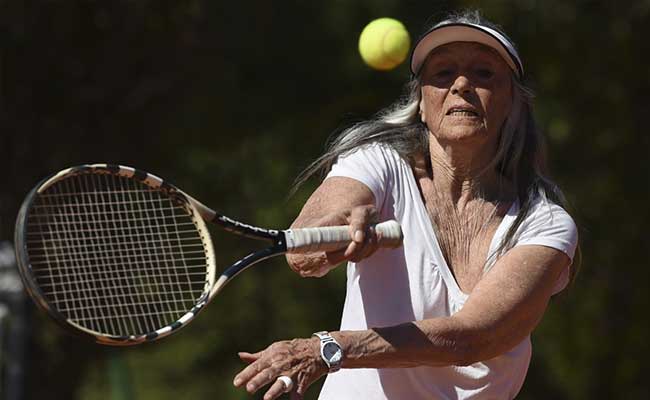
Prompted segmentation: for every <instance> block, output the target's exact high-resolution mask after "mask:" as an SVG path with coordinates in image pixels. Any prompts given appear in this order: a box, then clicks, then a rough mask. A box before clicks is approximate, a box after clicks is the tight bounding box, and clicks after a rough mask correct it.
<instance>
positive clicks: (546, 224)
mask: <svg viewBox="0 0 650 400" xmlns="http://www.w3.org/2000/svg"><path fill="white" fill-rule="evenodd" d="M521 245H541V246H546V247H551V248H554V249H557V250H559V251H561V252H563V253H565V254H566V255H567V256H569V258H570V259H571V261H572V262H573V257H574V255H575V252H576V248H577V246H578V229H577V227H576V224H575V222H574V221H573V219H572V218H571V216H570V215H569V213H567V212H566V211H565V210H564V209H563V208H562V207H560V206H558V205H557V204H554V203H551V202H547V201H541V200H540V201H539V202H538V203H537V205H536V206H535V207H534V208H533V210H532V212H531V213H530V215H528V216H527V217H526V219H524V221H523V222H522V225H521V227H520V228H519V234H518V235H517V239H516V242H515V246H521ZM569 272H570V267H567V268H566V269H565V270H564V271H563V273H562V275H561V276H560V278H559V279H558V281H557V282H556V285H555V288H554V289H553V293H554V294H555V293H557V292H559V291H561V290H562V289H564V287H566V285H567V284H568V282H569V276H570V273H569Z"/></svg>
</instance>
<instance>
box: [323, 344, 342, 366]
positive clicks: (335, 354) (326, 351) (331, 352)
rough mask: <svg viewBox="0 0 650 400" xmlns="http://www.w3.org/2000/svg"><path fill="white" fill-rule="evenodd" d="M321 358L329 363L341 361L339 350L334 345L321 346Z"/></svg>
mask: <svg viewBox="0 0 650 400" xmlns="http://www.w3.org/2000/svg"><path fill="white" fill-rule="evenodd" d="M323 356H325V358H326V359H327V360H329V362H330V363H336V362H338V361H339V360H340V359H341V348H340V347H339V346H338V345H337V344H336V343H331V342H330V343H325V345H324V346H323Z"/></svg>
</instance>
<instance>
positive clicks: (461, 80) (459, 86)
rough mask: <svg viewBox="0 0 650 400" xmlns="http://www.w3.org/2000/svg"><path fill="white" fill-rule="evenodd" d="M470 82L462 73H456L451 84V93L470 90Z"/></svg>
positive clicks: (461, 92)
mask: <svg viewBox="0 0 650 400" xmlns="http://www.w3.org/2000/svg"><path fill="white" fill-rule="evenodd" d="M471 88H472V84H471V83H470V81H469V79H467V78H466V77H465V76H464V75H458V76H457V77H456V79H455V80H454V83H453V84H452V85H451V93H452V94H464V93H467V92H469V91H470V89H471Z"/></svg>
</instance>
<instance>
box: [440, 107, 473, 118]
mask: <svg viewBox="0 0 650 400" xmlns="http://www.w3.org/2000/svg"><path fill="white" fill-rule="evenodd" d="M446 115H449V116H452V117H479V113H478V112H476V111H475V110H473V109H471V108H466V107H452V108H450V109H449V111H447V114H446Z"/></svg>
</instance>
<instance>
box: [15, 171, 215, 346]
mask: <svg viewBox="0 0 650 400" xmlns="http://www.w3.org/2000/svg"><path fill="white" fill-rule="evenodd" d="M196 204H197V203H196V201H195V200H193V199H191V198H190V197H189V196H187V195H186V194H185V193H183V192H182V191H181V190H179V189H178V188H176V187H175V186H173V185H171V184H170V183H168V182H166V181H163V180H162V179H160V178H158V177H156V176H155V175H151V174H148V173H146V172H143V171H140V170H136V169H134V168H130V167H125V166H119V165H110V164H92V165H82V166H77V167H72V168H68V169H65V170H63V171H60V172H58V173H56V174H53V175H52V176H50V177H48V178H46V179H44V180H43V181H42V182H40V183H39V184H38V185H37V186H36V187H35V188H34V189H33V190H32V191H31V192H30V193H29V194H28V196H27V197H26V199H25V200H24V202H23V204H22V206H21V209H20V211H19V214H18V218H17V221H16V229H15V243H16V246H15V247H16V258H17V260H18V265H19V270H20V272H21V276H22V278H23V282H24V283H25V287H26V288H27V291H28V292H29V294H30V295H31V297H32V298H33V299H34V300H35V302H36V303H37V304H38V305H39V306H40V307H41V308H42V309H44V310H45V311H46V312H47V313H48V314H49V315H50V316H51V317H53V318H54V319H55V320H56V321H57V322H59V323H60V324H61V325H63V326H64V327H66V328H68V329H70V330H72V331H74V332H75V333H77V334H81V335H83V336H87V337H90V338H92V339H93V340H94V341H96V342H97V343H100V344H107V345H118V346H124V345H134V344H140V343H143V342H147V341H152V340H156V339H159V338H162V337H164V336H167V335H169V334H170V333H172V332H173V331H176V330H177V329H179V328H181V327H183V326H185V325H186V324H187V323H189V322H190V321H191V320H192V319H193V318H194V316H195V315H196V314H197V313H198V312H199V311H200V310H202V309H203V307H204V306H205V305H206V303H207V302H208V301H209V298H210V296H209V294H210V292H211V289H212V288H213V286H214V284H215V279H216V266H215V257H214V250H213V246H212V241H211V238H210V234H209V232H208V229H207V227H206V225H205V222H204V220H203V218H201V214H200V213H199V211H198V210H197V209H196Z"/></svg>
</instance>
